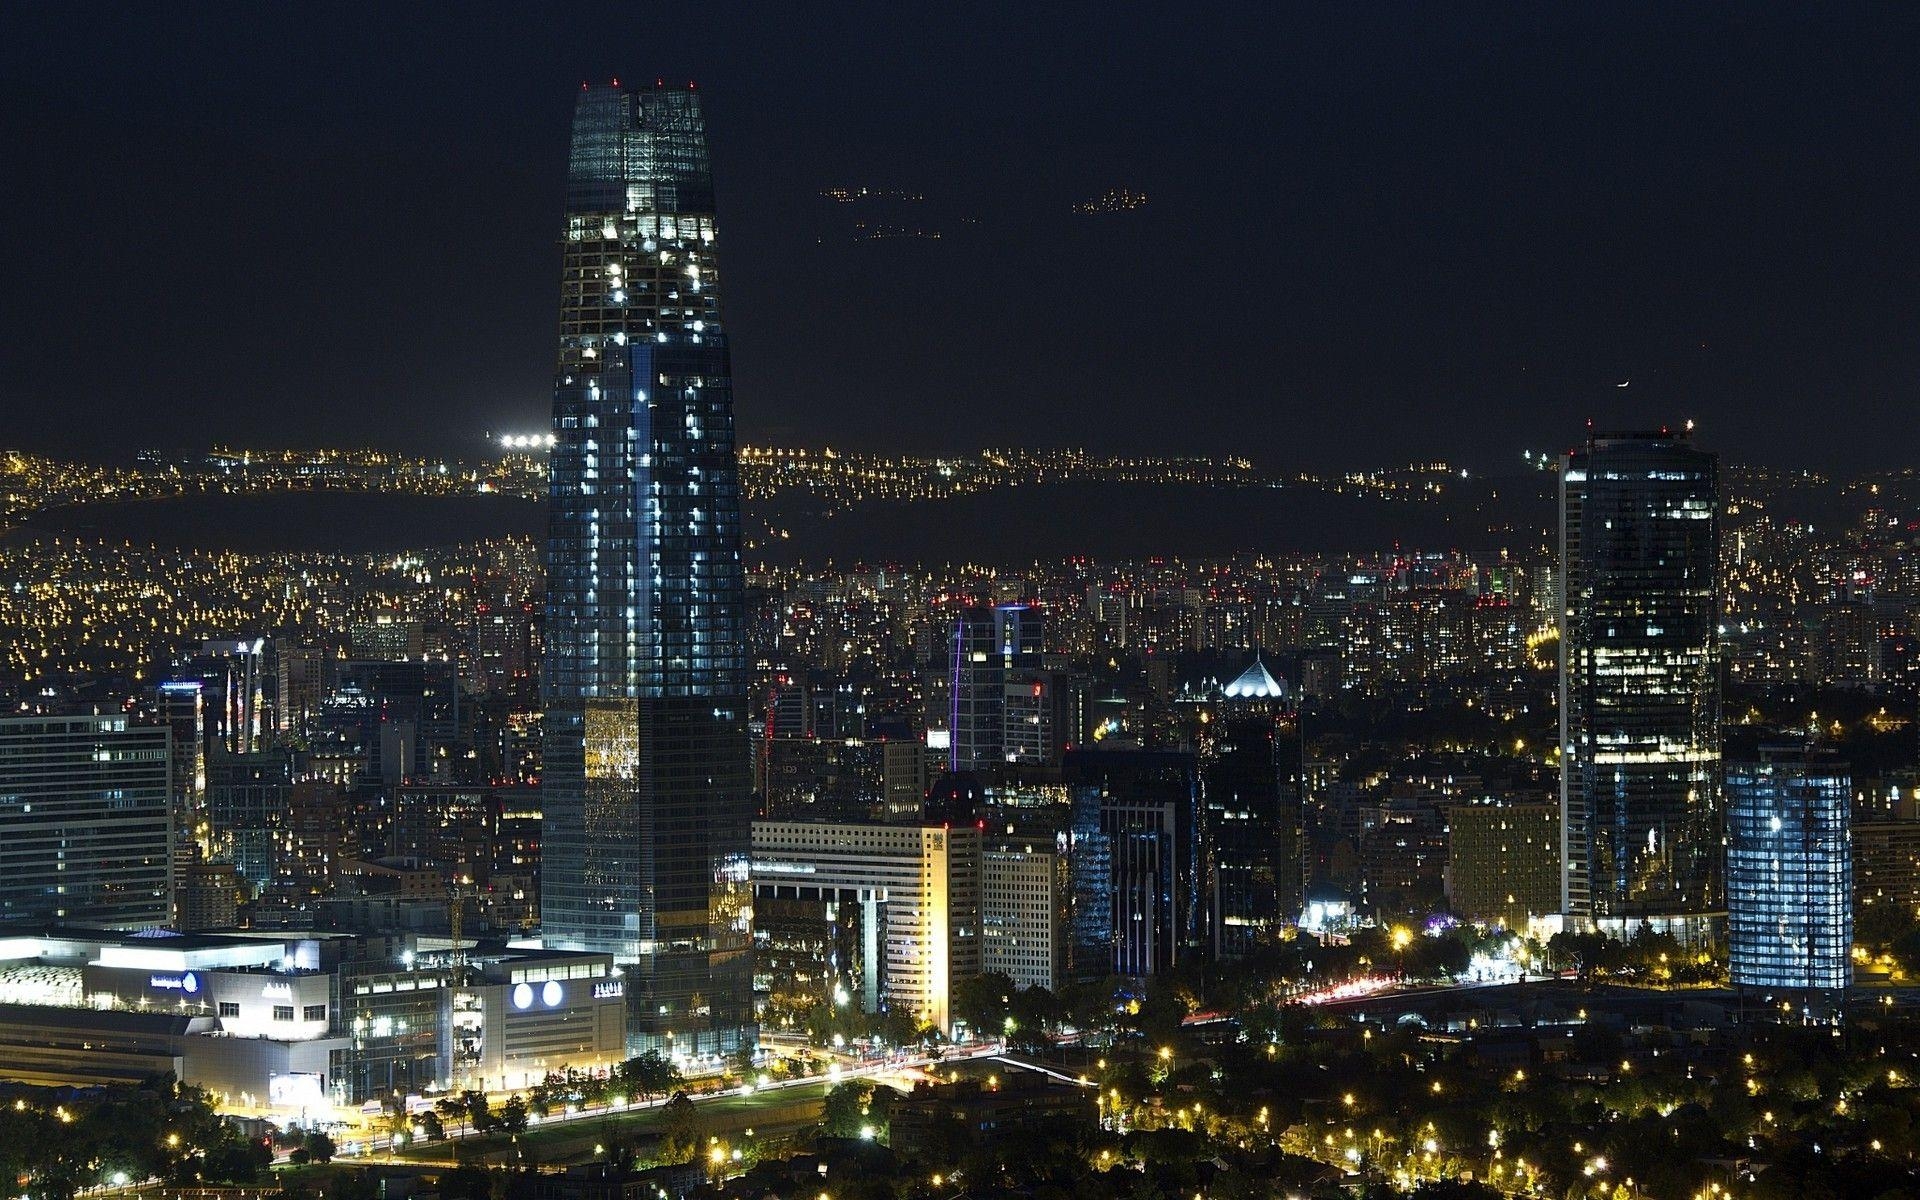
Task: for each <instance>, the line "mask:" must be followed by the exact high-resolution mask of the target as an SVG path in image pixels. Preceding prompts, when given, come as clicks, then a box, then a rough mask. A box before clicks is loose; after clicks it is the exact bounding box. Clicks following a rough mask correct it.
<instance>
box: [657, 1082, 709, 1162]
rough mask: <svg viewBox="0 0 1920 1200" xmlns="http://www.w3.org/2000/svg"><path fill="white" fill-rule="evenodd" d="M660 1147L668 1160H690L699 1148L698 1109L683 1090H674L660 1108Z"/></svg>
mask: <svg viewBox="0 0 1920 1200" xmlns="http://www.w3.org/2000/svg"><path fill="white" fill-rule="evenodd" d="M660 1126H661V1130H662V1134H661V1149H662V1151H663V1153H664V1154H665V1157H666V1159H667V1161H668V1162H691V1161H692V1160H693V1156H694V1155H695V1154H697V1153H699V1150H700V1111H699V1109H697V1108H695V1107H694V1104H693V1101H692V1100H689V1099H688V1098H687V1094H686V1093H685V1092H675V1093H674V1094H673V1099H671V1100H669V1101H667V1106H666V1108H664V1109H663V1110H661V1121H660Z"/></svg>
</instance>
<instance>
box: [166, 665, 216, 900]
mask: <svg viewBox="0 0 1920 1200" xmlns="http://www.w3.org/2000/svg"><path fill="white" fill-rule="evenodd" d="M202 692H203V686H202V685H201V684H200V683H199V682H198V681H197V680H185V681H178V680H177V681H174V682H170V683H163V684H161V685H160V687H159V688H158V689H157V690H156V692H155V698H156V700H157V702H158V704H157V707H158V709H159V717H160V720H161V721H162V722H164V723H165V724H166V726H167V730H168V733H169V735H170V736H169V738H168V744H167V755H168V758H169V760H170V761H171V763H172V784H171V789H172V793H173V794H172V796H171V797H170V798H169V801H168V802H169V804H170V805H171V807H172V810H173V812H172V817H171V819H172V821H173V853H174V858H175V860H176V861H175V864H174V867H175V871H174V873H175V874H176V875H178V874H179V873H180V871H181V869H182V868H184V867H185V866H186V864H188V863H191V862H196V861H198V860H199V858H200V857H201V853H202V851H203V849H204V847H205V843H206V839H207V835H208V829H207V761H206V747H207V712H206V698H205V696H204V695H203V694H202Z"/></svg>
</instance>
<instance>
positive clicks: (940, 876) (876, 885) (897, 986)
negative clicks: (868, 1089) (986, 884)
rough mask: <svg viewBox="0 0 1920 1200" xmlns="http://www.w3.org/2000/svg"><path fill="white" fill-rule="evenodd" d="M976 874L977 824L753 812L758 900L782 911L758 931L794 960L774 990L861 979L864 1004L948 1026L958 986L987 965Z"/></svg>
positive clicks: (773, 949)
mask: <svg viewBox="0 0 1920 1200" xmlns="http://www.w3.org/2000/svg"><path fill="white" fill-rule="evenodd" d="M980 871H981V838H980V831H979V830H978V829H976V828H973V827H972V826H957V827H954V828H946V827H943V826H938V825H919V826H912V825H883V824H878V823H872V822H865V823H858V824H854V823H847V824H833V823H826V822H814V821H755V822H754V823H753V892H754V907H755V909H756V910H762V909H764V910H765V911H766V912H768V913H770V914H775V915H776V920H775V921H774V922H772V923H769V924H767V925H765V926H764V927H762V928H760V929H759V930H757V931H756V937H759V938H763V939H767V940H768V941H769V942H770V943H771V942H773V941H774V940H775V939H778V941H779V944H777V945H774V944H769V945H768V947H767V950H766V953H768V954H769V955H770V956H772V957H774V958H776V959H779V960H782V961H784V962H785V964H786V966H785V969H784V971H783V972H782V976H783V977H781V978H774V979H770V981H769V990H770V993H772V994H778V993H782V992H795V991H804V990H806V988H807V987H809V986H812V987H814V988H816V989H821V991H820V992H819V993H818V994H819V995H820V997H821V998H825V996H827V995H831V993H830V992H826V991H824V989H825V988H827V987H830V986H837V983H836V982H835V981H841V980H851V981H857V985H856V986H857V990H856V991H854V995H853V996H850V997H849V1000H850V1001H851V1000H852V999H854V998H857V999H858V1001H859V1003H860V1005H861V1007H862V1008H864V1009H866V1010H867V1011H870V1012H871V1011H877V1010H878V1009H879V1008H881V1007H882V1006H884V1007H887V1008H889V1009H892V1008H893V1007H895V1006H904V1007H905V1008H906V1009H907V1010H908V1011H910V1012H912V1013H913V1014H914V1017H915V1019H916V1020H918V1021H919V1022H921V1023H922V1024H926V1025H933V1026H936V1027H938V1028H939V1029H940V1030H941V1032H943V1033H949V1034H950V1033H952V1031H953V1013H952V989H953V984H954V983H955V982H956V981H958V980H961V979H966V978H969V977H971V976H974V975H978V974H979V973H980V961H981V960H980V954H981V948H980V942H981V938H980V932H981V926H980V922H981V876H980ZM849 933H851V934H852V935H853V936H851V937H849V936H847V934H849ZM849 953H850V954H851V955H852V956H853V958H854V960H855V961H852V962H849V961H846V960H845V959H843V958H840V957H838V956H840V955H846V954H849ZM850 990H853V989H850Z"/></svg>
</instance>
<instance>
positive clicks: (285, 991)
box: [260, 983, 293, 1000]
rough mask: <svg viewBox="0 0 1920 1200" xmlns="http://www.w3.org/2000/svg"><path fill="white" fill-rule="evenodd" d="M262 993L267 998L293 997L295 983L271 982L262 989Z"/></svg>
mask: <svg viewBox="0 0 1920 1200" xmlns="http://www.w3.org/2000/svg"><path fill="white" fill-rule="evenodd" d="M260 995H261V997H262V998H263V999H267V1000H291V999H293V985H292V984H290V983H269V984H267V985H266V986H265V987H263V988H261V989H260Z"/></svg>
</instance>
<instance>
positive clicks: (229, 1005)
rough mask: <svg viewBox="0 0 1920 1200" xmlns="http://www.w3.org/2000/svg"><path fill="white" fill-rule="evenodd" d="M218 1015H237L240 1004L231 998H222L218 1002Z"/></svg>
mask: <svg viewBox="0 0 1920 1200" xmlns="http://www.w3.org/2000/svg"><path fill="white" fill-rule="evenodd" d="M220 1015H221V1016H223V1017H237V1016H239V1015H240V1006H239V1005H238V1004H235V1003H234V1002H233V1001H231V1000H222V1001H221V1002H220Z"/></svg>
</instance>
